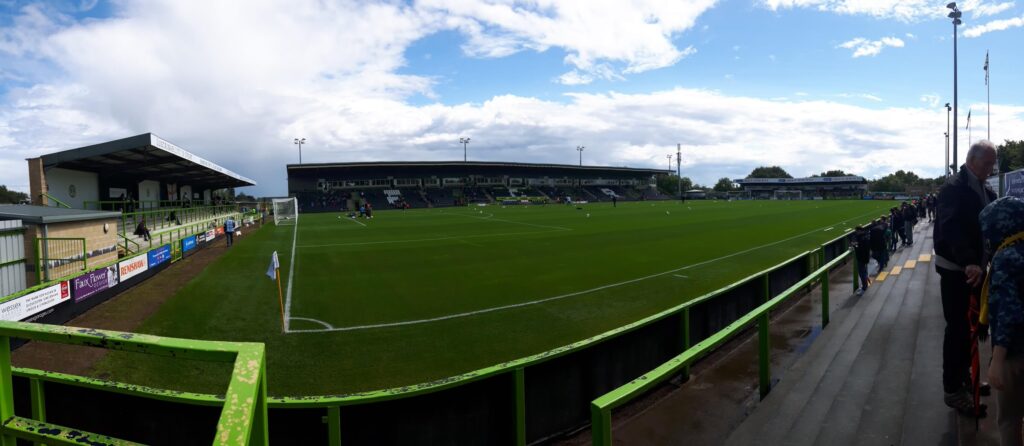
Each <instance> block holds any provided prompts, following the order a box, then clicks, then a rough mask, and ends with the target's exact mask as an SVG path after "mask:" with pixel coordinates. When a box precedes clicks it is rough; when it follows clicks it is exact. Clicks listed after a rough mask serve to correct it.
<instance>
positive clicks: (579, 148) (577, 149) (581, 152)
mask: <svg viewBox="0 0 1024 446" xmlns="http://www.w3.org/2000/svg"><path fill="white" fill-rule="evenodd" d="M585 148H586V147H583V146H576V151H577V152H580V167H583V149H585Z"/></svg>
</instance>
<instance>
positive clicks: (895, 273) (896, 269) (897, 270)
mask: <svg viewBox="0 0 1024 446" xmlns="http://www.w3.org/2000/svg"><path fill="white" fill-rule="evenodd" d="M900 271H903V268H900V267H898V266H894V267H892V271H889V275H890V276H898V275H900Z"/></svg>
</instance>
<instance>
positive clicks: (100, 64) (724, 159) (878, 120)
mask: <svg viewBox="0 0 1024 446" xmlns="http://www.w3.org/2000/svg"><path fill="white" fill-rule="evenodd" d="M119 5H120V4H119ZM123 5H124V8H125V9H124V10H119V11H118V13H117V14H116V15H115V17H114V18H112V19H106V20H91V21H89V22H86V23H82V24H74V25H69V24H66V23H63V22H61V21H60V20H61V19H59V18H57V19H54V18H53V17H52V16H49V15H45V14H44V15H42V16H39V17H35V16H32V15H31V14H33V13H34V12H33V11H27V12H23V13H22V16H25V19H24V20H23V21H22V22H20V23H22V25H15V26H14V27H13V28H16V29H11V30H6V29H5V30H4V32H5V33H6V32H8V31H10V33H7V34H4V35H5V40H3V42H5V43H9V45H8V46H5V47H4V48H0V53H3V54H5V55H8V57H21V58H22V59H31V60H37V59H38V60H43V61H46V62H47V63H48V64H50V65H52V66H53V69H54V70H57V71H59V72H60V73H61V75H60V76H53V77H50V76H46V77H45V78H43V79H38V78H32V79H31V81H30V82H29V86H27V87H24V88H14V89H12V90H10V91H9V92H8V94H7V96H6V97H5V99H4V101H3V102H0V171H3V172H9V175H5V176H4V179H3V182H4V183H6V184H9V185H12V186H14V187H21V186H22V185H27V184H28V180H27V169H26V168H25V161H24V159H25V158H29V157H34V156H38V155H40V154H42V153H48V152H51V151H56V150H63V149H68V148H73V147H78V146H82V145H87V144H91V143H97V142H102V141H107V140H111V139H116V138H121V137H125V136H129V135H133V134H138V133H143V132H148V131H152V132H155V133H157V134H159V135H161V136H162V137H164V138H166V139H168V140H170V141H172V142H174V143H176V144H178V145H181V146H182V147H185V148H186V149H188V150H190V151H193V152H195V153H196V154H198V155H200V156H203V157H204V158H207V159H210V160H211V161H214V162H216V163H218V164H222V165H224V166H226V167H228V168H230V169H231V170H234V171H236V172H239V173H241V174H243V175H246V176H249V177H251V178H255V179H256V180H257V181H259V183H260V186H259V187H258V188H255V190H254V191H251V193H254V194H257V195H262V194H267V195H269V194H275V195H278V194H282V193H283V192H284V190H285V175H284V174H285V172H284V164H285V163H289V162H295V161H297V154H296V151H295V150H296V149H295V147H294V145H293V144H292V143H291V141H292V138H295V137H305V138H307V141H308V144H307V145H306V146H304V147H303V158H304V161H307V162H330V161H366V160H381V159H395V160H399V159H400V160H445V159H449V160H450V159H461V158H462V147H461V146H460V145H459V144H458V143H457V141H458V137H460V136H470V137H472V138H473V143H472V144H471V145H470V147H469V150H470V158H471V159H479V160H513V161H526V162H560V163H573V162H574V161H575V156H576V155H577V154H576V153H575V152H574V151H573V150H572V149H573V148H574V147H575V146H576V145H579V144H583V145H586V146H587V147H588V150H587V153H585V156H586V157H587V158H588V160H590V161H589V162H593V163H598V164H606V165H630V166H638V167H639V166H658V167H660V166H663V164H662V163H663V162H664V154H665V153H666V148H668V149H669V151H672V150H671V149H674V147H675V144H676V143H677V142H681V143H683V144H684V150H685V151H686V153H687V158H688V162H689V163H690V164H688V166H689V168H690V169H691V172H688V173H687V175H689V176H691V177H694V178H695V179H696V180H697V181H698V182H701V183H705V184H708V183H711V184H713V183H714V181H715V180H716V179H717V178H719V177H721V176H726V175H728V176H743V175H745V174H746V173H748V172H749V171H750V169H751V168H753V167H755V166H757V165H759V164H762V163H764V162H766V160H765V158H764V154H765V153H771V154H772V163H773V164H780V165H782V166H784V167H785V168H786V169H787V170H789V171H790V172H791V173H793V174H794V175H805V174H810V173H817V172H821V171H822V170H823V169H825V168H842V169H844V170H853V171H856V172H858V173H862V174H864V175H869V176H870V175H874V174H884V173H888V172H891V171H893V170H896V169H911V170H915V171H917V172H918V173H919V174H922V175H928V176H934V175H937V174H938V169H939V167H937V166H939V165H940V164H941V162H933V161H932V160H933V159H937V158H936V157H937V156H938V155H935V154H934V151H935V147H940V146H942V142H941V140H938V139H937V138H936V133H937V132H936V131H935V123H936V122H941V121H942V120H943V119H944V118H945V116H943V114H944V110H934V109H933V108H913V107H910V108H886V109H878V108H877V104H871V105H873V106H875V107H876V108H868V107H857V106H853V105H849V104H844V103H841V102H838V101H824V100H812V99H808V98H806V97H804V96H805V95H802V94H800V93H795V95H796V96H798V97H800V98H799V100H798V101H797V102H788V101H785V100H781V98H779V99H780V100H777V101H776V100H767V99H758V98H750V97H738V96H729V95H726V94H722V93H717V92H709V91H704V90H697V89H682V88H680V89H671V90H665V91H658V92H653V93H647V94H622V93H614V92H612V93H605V94H571V95H568V96H567V97H565V98H562V99H564V100H542V99H538V98H531V97H523V96H517V95H501V94H497V95H495V96H493V97H491V98H490V99H489V100H485V101H483V102H480V103H463V104H455V105H444V104H427V105H419V106H417V105H411V104H410V103H409V102H408V98H409V97H410V96H413V95H416V96H419V95H427V96H428V97H429V95H430V94H432V86H433V82H435V80H434V79H431V78H427V77H422V76H414V75H404V74H397V73H399V71H400V68H402V67H403V65H404V63H405V60H404V55H405V51H406V49H407V48H408V47H409V46H410V44H411V43H412V42H415V41H417V40H419V39H421V38H423V37H424V36H427V35H430V34H432V33H434V32H437V31H439V30H446V29H458V30H461V32H464V33H467V35H470V33H471V31H466V29H469V27H472V26H473V25H472V23H476V24H477V25H479V26H480V28H479V33H480V35H481V36H483V35H492V34H493V33H500V32H504V33H505V34H502V35H506V36H509V38H510V39H512V40H514V41H516V42H518V43H517V45H518V44H522V45H528V46H527V47H526V48H530V49H536V50H541V49H543V48H547V47H551V46H555V45H566V46H565V48H570V47H571V48H575V49H572V50H567V51H568V52H569V54H570V55H575V58H574V59H573V61H572V66H571V67H570V70H571V71H569V72H568V73H566V74H564V75H562V76H560V77H559V78H558V80H559V81H561V82H570V83H571V82H573V81H575V82H579V83H582V82H583V81H584V80H586V79H587V78H588V77H589V78H590V79H591V82H592V81H593V80H594V79H598V78H603V77H601V76H621V75H622V74H621V71H620V70H619V68H618V66H617V65H615V64H621V65H624V66H625V67H626V69H628V68H629V67H642V66H643V65H644V64H645V63H648V62H650V61H658V60H662V58H663V56H664V55H662V56H656V57H655V56H652V57H650V58H648V56H646V55H642V54H641V55H639V56H637V57H636V58H634V59H630V57H633V56H630V55H632V54H634V53H636V54H640V53H642V51H639V52H637V51H627V50H620V49H610V48H598V49H597V50H594V51H591V50H589V49H588V48H589V47H588V46H586V45H584V44H582V43H578V42H577V43H572V45H575V46H570V43H571V42H570V40H571V39H569V38H568V37H567V38H565V39H563V40H558V39H555V38H554V37H546V36H547V34H544V33H543V32H540V31H538V34H537V36H541V37H543V38H544V39H548V40H544V39H541V38H539V37H538V38H535V36H533V34H531V33H532V31H529V32H528V31H521V30H520V27H516V26H513V25H512V24H509V25H508V26H507V27H505V25H502V27H503V28H501V29H504V30H505V31H499V29H498V28H499V26H498V25H497V24H496V23H498V22H501V23H512V22H514V21H515V20H514V18H513V17H505V16H501V14H499V12H500V11H505V12H509V11H511V12H513V13H514V12H515V11H516V10H515V9H514V8H513V9H512V10H509V9H508V8H498V9H499V10H500V11H499V12H494V11H490V12H489V14H493V15H495V16H501V17H499V18H492V19H483V18H481V19H467V18H466V17H469V16H470V15H471V14H469V13H468V12H461V13H458V14H448V13H445V12H442V11H441V10H440V7H422V8H421V7H417V6H409V5H406V4H405V3H386V4H378V5H369V4H364V3H362V2H350V3H342V4H334V3H331V4H326V6H324V4H322V3H320V2H305V3H303V2H288V3H287V4H282V3H279V2H269V1H268V2H247V3H246V6H247V7H246V8H236V7H233V6H230V5H226V4H223V3H220V2H213V3H202V4H199V3H195V4H192V3H188V2H181V1H169V2H166V3H158V2H150V3H146V4H145V5H140V4H135V3H125V4H123ZM537 5H539V6H535V7H534V9H538V8H549V9H550V8H555V6H551V4H550V2H544V1H538V2H537ZM673 5H674V3H673ZM477 6H478V7H480V8H485V9H486V7H490V6H493V5H491V4H485V5H483V6H480V5H477ZM499 6H501V5H499ZM467 8H468V7H467ZM666 8H667V7H666ZM527 11H528V12H529V11H532V10H530V9H528V10H527ZM460 14H461V15H460ZM530 14H534V15H537V14H536V13H535V12H531V13H530ZM530 14H526V16H529V17H527V18H524V19H522V20H524V21H525V22H528V23H534V24H540V23H543V21H544V17H547V16H551V15H552V14H554V13H549V14H548V15H546V16H543V17H542V16H537V17H532V16H530ZM485 15H486V14H485ZM627 15H628V14H627ZM40 17H41V18H43V19H45V18H47V17H50V18H49V21H47V20H37V19H39V18H40ZM624 17H625V16H624ZM651 17H654V16H650V17H645V18H644V20H646V21H657V20H654V19H652V18H651ZM626 18H628V17H626ZM626 18H623V20H626ZM19 20H20V17H19ZM666 20H669V21H673V20H677V19H675V18H669V19H666ZM661 26H668V27H670V28H672V29H680V26H682V25H671V26H670V25H661ZM521 28H522V29H525V28H527V26H526V25H525V24H524V25H521ZM33 30H35V31H33ZM552 32H554V31H552ZM617 32H624V31H617ZM33 33H35V34H33ZM654 35H661V36H662V37H661V38H663V37H664V34H660V31H659V32H657V33H654ZM7 36H16V37H17V38H13V37H12V38H10V39H8V38H7ZM525 36H531V37H529V38H527V37H525ZM598 39H605V38H604V37H603V36H600V37H598ZM545 42H546V43H545ZM545 45H547V46H545ZM639 45H640V47H642V48H646V47H650V48H655V47H657V45H653V46H652V45H647V46H645V45H646V44H643V43H641V44H639ZM617 47H618V46H617ZM474 48H481V51H483V52H482V53H481V55H485V54H486V55H491V56H488V57H496V56H493V55H494V54H499V53H500V52H501V51H503V50H501V48H512V49H516V48H519V49H517V51H519V50H522V48H521V47H516V46H508V45H505V44H499V45H495V46H494V47H492V48H489V49H487V48H485V47H483V46H479V45H477V46H475V47H474ZM622 48H625V47H622ZM666 48H667V47H666ZM666 51H668V50H666ZM692 51H693V50H688V49H685V48H684V49H672V50H671V51H668V52H667V53H665V54H674V55H675V56H673V57H676V56H679V55H685V54H686V53H688V52H692ZM617 54H621V55H624V56H621V57H620V56H617ZM11 55H15V56H11ZM19 55H20V56H19ZM19 60H20V59H19ZM577 64H579V65H577ZM4 69H5V70H7V69H9V67H8V66H5V67H4ZM634 69H640V68H634ZM12 75H18V76H25V75H26V73H25V72H18V71H15V72H12ZM35 75H36V76H38V73H36V74H35ZM612 78H613V79H614V77H612ZM848 97H849V98H850V99H851V100H850V101H848V102H856V101H861V100H868V101H880V100H881V98H878V97H876V96H874V95H871V94H867V93H860V94H853V95H850V96H848ZM992 115H993V128H998V129H1001V130H1002V129H1005V134H999V135H996V134H994V135H993V136H994V137H995V138H996V139H997V140H1002V139H1006V138H1012V139H1024V109H1021V108H1012V107H1008V106H1000V105H994V106H993V113H992ZM977 131H981V130H980V129H977ZM977 131H976V133H977ZM939 136H940V137H941V135H939ZM591 148H592V149H591Z"/></svg>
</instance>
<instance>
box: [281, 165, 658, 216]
mask: <svg viewBox="0 0 1024 446" xmlns="http://www.w3.org/2000/svg"><path fill="white" fill-rule="evenodd" d="M287 169H288V194H289V196H294V197H297V198H298V199H299V207H300V210H301V211H302V212H318V211H337V210H339V209H353V208H354V207H355V206H356V205H357V203H360V202H362V201H366V202H369V203H370V204H371V205H372V206H373V207H374V208H376V209H389V208H395V207H406V206H407V207H412V208H417V207H440V206H456V205H465V204H471V203H495V202H501V203H542V202H559V201H566V200H573V201H611V200H612V199H613V197H614V198H615V199H617V200H623V201H631V200H654V199H665V198H668V197H666V196H664V195H662V194H660V193H659V192H658V190H657V187H656V184H655V177H656V176H657V175H663V174H665V171H663V170H658V169H634V168H627V167H601V166H574V165H565V164H535V163H513V162H480V161H471V162H461V161H418V162H398V161H383V162H360V163H321V164H289V165H288V166H287Z"/></svg>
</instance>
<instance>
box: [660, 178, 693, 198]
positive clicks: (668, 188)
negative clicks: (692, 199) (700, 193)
mask: <svg viewBox="0 0 1024 446" xmlns="http://www.w3.org/2000/svg"><path fill="white" fill-rule="evenodd" d="M657 181H658V189H659V190H661V192H662V193H664V194H667V195H671V196H675V195H676V191H677V190H678V188H679V183H680V181H679V177H677V176H676V175H675V174H672V175H659V176H658V180H657ZM682 186H683V187H682V189H683V191H687V190H690V189H692V188H693V181H691V180H690V178H688V177H683V180H682Z"/></svg>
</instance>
